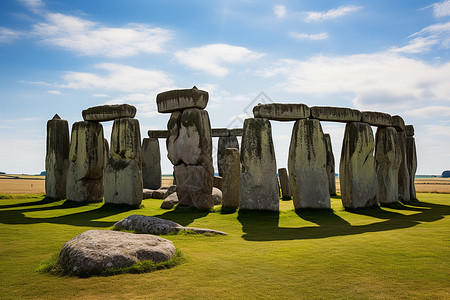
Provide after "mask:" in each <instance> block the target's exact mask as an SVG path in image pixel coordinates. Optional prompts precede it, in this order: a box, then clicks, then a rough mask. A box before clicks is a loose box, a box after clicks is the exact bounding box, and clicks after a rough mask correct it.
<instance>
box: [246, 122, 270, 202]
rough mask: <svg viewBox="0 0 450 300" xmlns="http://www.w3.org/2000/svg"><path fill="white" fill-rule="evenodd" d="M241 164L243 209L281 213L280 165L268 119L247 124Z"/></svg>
mask: <svg viewBox="0 0 450 300" xmlns="http://www.w3.org/2000/svg"><path fill="white" fill-rule="evenodd" d="M241 163H242V172H241V181H240V185H239V186H240V187H239V207H240V209H250V210H272V211H278V210H279V198H278V180H277V174H276V173H277V164H276V160H275V150H274V147H273V140H272V128H271V126H270V122H269V120H267V119H264V118H249V119H246V120H245V121H244V132H243V135H242V145H241Z"/></svg>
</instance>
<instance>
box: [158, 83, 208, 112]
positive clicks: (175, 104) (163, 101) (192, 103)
mask: <svg viewBox="0 0 450 300" xmlns="http://www.w3.org/2000/svg"><path fill="white" fill-rule="evenodd" d="M208 98H209V94H208V92H206V91H202V90H199V89H197V87H195V86H194V87H193V88H192V89H183V90H171V91H167V92H163V93H159V94H158V95H157V96H156V104H157V105H158V112H160V113H171V112H174V111H176V110H184V109H186V108H199V109H204V108H205V107H206V105H207V104H208Z"/></svg>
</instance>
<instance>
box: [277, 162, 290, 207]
mask: <svg viewBox="0 0 450 300" xmlns="http://www.w3.org/2000/svg"><path fill="white" fill-rule="evenodd" d="M278 179H279V180H280V188H281V196H282V199H283V200H291V198H292V191H291V183H290V181H289V175H288V173H287V170H286V168H280V169H278Z"/></svg>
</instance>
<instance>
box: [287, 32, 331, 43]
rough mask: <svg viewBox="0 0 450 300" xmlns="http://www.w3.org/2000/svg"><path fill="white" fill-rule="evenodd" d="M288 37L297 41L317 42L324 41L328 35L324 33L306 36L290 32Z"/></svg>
mask: <svg viewBox="0 0 450 300" xmlns="http://www.w3.org/2000/svg"><path fill="white" fill-rule="evenodd" d="M289 35H290V36H291V37H293V38H295V39H299V40H311V41H318V40H325V39H327V38H328V34H327V33H325V32H322V33H318V34H306V33H297V32H290V33H289Z"/></svg>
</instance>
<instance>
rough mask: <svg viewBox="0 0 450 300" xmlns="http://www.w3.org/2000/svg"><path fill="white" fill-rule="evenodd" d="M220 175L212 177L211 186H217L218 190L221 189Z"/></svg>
mask: <svg viewBox="0 0 450 300" xmlns="http://www.w3.org/2000/svg"><path fill="white" fill-rule="evenodd" d="M222 180H223V178H222V176H214V178H213V187H215V188H218V189H219V190H222Z"/></svg>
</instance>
